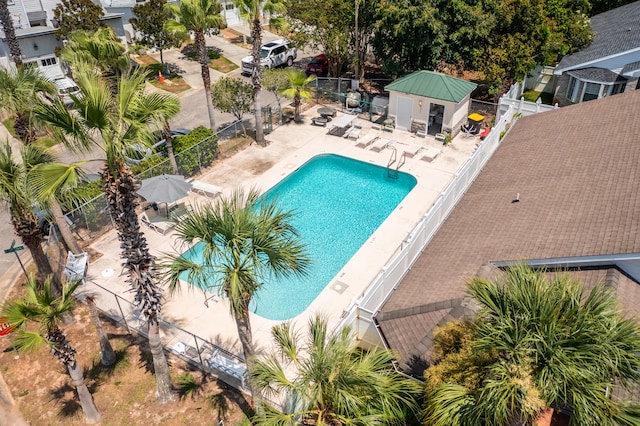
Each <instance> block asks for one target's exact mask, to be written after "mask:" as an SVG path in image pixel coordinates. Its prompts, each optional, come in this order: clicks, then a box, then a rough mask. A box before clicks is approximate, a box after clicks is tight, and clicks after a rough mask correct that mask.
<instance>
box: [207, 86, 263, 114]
mask: <svg viewBox="0 0 640 426" xmlns="http://www.w3.org/2000/svg"><path fill="white" fill-rule="evenodd" d="M211 102H212V103H213V106H214V107H215V108H216V109H217V110H220V111H222V112H227V113H230V114H233V116H234V117H235V118H236V120H238V121H240V120H242V116H243V115H244V113H246V112H249V111H251V104H252V103H253V86H252V85H251V83H247V82H245V81H244V80H242V79H240V78H234V77H222V78H220V79H219V80H218V81H216V82H215V83H213V84H212V85H211Z"/></svg>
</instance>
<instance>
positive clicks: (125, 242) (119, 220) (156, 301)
mask: <svg viewBox="0 0 640 426" xmlns="http://www.w3.org/2000/svg"><path fill="white" fill-rule="evenodd" d="M110 163H111V164H107V165H106V166H105V168H104V171H103V179H104V181H103V185H104V187H103V191H104V194H105V196H106V199H107V202H108V203H109V210H110V212H111V217H113V219H114V222H115V225H116V229H117V231H118V239H119V240H120V249H121V253H120V257H121V258H122V259H123V260H124V262H123V265H124V267H125V269H127V270H128V271H129V283H130V284H131V287H133V289H134V291H135V298H134V303H135V304H136V305H137V306H138V307H139V308H140V310H141V311H142V313H143V314H144V316H145V317H146V318H147V320H148V321H149V333H148V336H149V346H150V348H151V354H152V356H153V365H154V366H155V376H156V384H157V388H158V392H157V393H156V397H157V399H158V402H160V403H165V402H169V401H173V400H174V399H175V398H174V396H173V386H172V384H171V376H170V374H169V368H168V367H165V366H166V365H167V359H166V356H165V354H164V351H163V350H162V343H161V342H160V330H159V327H158V320H157V318H158V313H159V312H160V308H161V301H162V293H161V292H160V288H159V287H158V284H157V278H156V272H155V258H154V257H153V256H152V255H151V254H150V253H149V246H148V244H147V239H146V238H145V236H144V234H143V233H142V232H141V231H140V222H139V221H138V215H137V214H136V206H137V205H138V196H137V194H136V190H137V189H138V184H137V183H136V180H135V177H134V176H133V174H132V173H131V170H129V169H128V168H127V167H126V165H125V164H124V162H123V161H122V159H120V158H113V159H111V161H110Z"/></svg>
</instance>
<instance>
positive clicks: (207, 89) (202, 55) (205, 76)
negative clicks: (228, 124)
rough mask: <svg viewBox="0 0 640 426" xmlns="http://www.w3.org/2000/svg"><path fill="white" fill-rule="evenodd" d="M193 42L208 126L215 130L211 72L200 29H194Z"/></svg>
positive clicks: (205, 45)
mask: <svg viewBox="0 0 640 426" xmlns="http://www.w3.org/2000/svg"><path fill="white" fill-rule="evenodd" d="M195 43H196V46H198V59H199V60H200V72H201V73H202V83H203V84H204V96H205V98H206V100H207V111H208V112H209V126H211V130H214V131H215V130H216V120H215V117H214V116H213V103H212V102H211V74H210V73H209V55H207V44H206V42H205V39H204V33H203V32H202V31H195Z"/></svg>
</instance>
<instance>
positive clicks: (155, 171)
mask: <svg viewBox="0 0 640 426" xmlns="http://www.w3.org/2000/svg"><path fill="white" fill-rule="evenodd" d="M131 172H132V173H133V174H134V175H136V176H137V177H138V179H147V178H150V177H153V176H158V175H161V174H163V173H166V174H170V175H172V174H173V169H172V168H171V163H170V162H169V159H168V158H167V157H164V156H162V155H152V156H151V157H149V158H147V159H146V160H143V161H141V162H140V163H138V164H136V165H135V166H132V167H131Z"/></svg>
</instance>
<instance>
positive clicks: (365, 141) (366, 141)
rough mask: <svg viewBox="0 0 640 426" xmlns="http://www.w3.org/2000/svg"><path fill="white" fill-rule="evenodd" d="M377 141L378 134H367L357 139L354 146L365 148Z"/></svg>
mask: <svg viewBox="0 0 640 426" xmlns="http://www.w3.org/2000/svg"><path fill="white" fill-rule="evenodd" d="M376 139H378V133H367V134H366V135H364V136H362V137H360V138H358V140H357V141H356V146H357V147H358V148H366V147H368V146H369V145H371V144H372V143H373V141H375V140H376Z"/></svg>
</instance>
